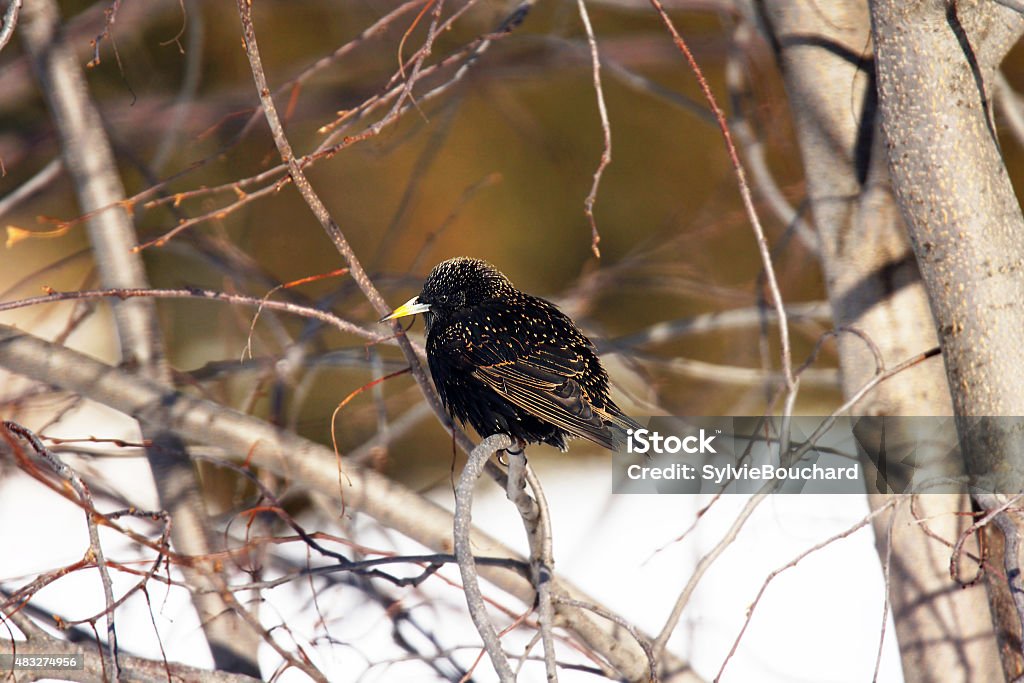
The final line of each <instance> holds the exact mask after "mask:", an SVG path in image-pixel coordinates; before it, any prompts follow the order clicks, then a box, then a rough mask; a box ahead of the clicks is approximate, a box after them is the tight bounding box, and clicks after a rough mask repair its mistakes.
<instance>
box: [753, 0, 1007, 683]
mask: <svg viewBox="0 0 1024 683" xmlns="http://www.w3.org/2000/svg"><path fill="white" fill-rule="evenodd" d="M753 18H754V20H756V21H758V22H759V23H760V24H761V26H762V29H763V30H764V32H765V33H766V35H767V36H768V39H769V41H770V42H771V44H772V46H773V48H774V50H775V52H776V56H777V58H778V61H779V65H780V68H781V70H782V74H783V77H784V79H785V84H786V89H787V94H788V97H789V103H790V107H791V110H792V115H793V118H794V124H795V125H794V127H795V129H796V134H797V138H798V140H799V143H800V151H801V155H802V159H803V164H804V170H805V175H806V177H807V191H808V197H809V201H810V206H811V210H812V213H813V217H814V221H815V224H816V226H817V230H818V235H819V238H820V252H821V266H822V270H823V273H824V276H825V282H826V287H827V290H828V296H829V301H830V303H831V305H832V311H833V317H834V319H835V323H836V325H837V326H854V327H856V328H858V329H860V330H862V331H864V332H866V333H867V334H868V335H869V336H870V337H871V338H872V339H873V340H874V342H875V343H876V344H877V345H878V349H879V351H880V352H881V355H882V358H883V360H884V362H885V363H886V365H887V366H892V365H894V364H895V363H898V362H900V361H902V360H905V359H906V358H908V357H910V356H913V355H914V354H917V353H920V352H921V351H924V350H926V349H928V348H931V347H933V346H934V345H935V344H936V336H935V326H934V323H933V320H932V316H931V313H930V311H929V306H928V299H927V296H926V293H925V290H924V287H923V286H922V283H921V281H920V276H919V273H918V270H917V264H916V263H915V260H914V255H913V253H912V251H911V249H910V246H909V244H908V241H907V239H906V233H905V229H904V226H903V222H902V220H901V217H900V214H899V211H898V207H897V205H896V203H895V201H894V199H893V195H892V191H891V186H890V182H889V177H888V167H887V157H886V154H885V148H884V145H883V141H882V140H881V136H880V134H879V128H878V122H877V116H876V98H875V84H874V67H873V63H872V59H871V52H870V42H869V37H870V36H869V26H870V24H869V17H868V9H867V7H865V6H864V5H863V4H861V3H858V2H852V1H845V0H844V1H842V2H831V3H793V2H763V3H755V5H754V9H753ZM839 357H840V365H841V371H842V386H843V391H844V393H845V394H846V395H847V396H849V395H851V394H852V393H853V392H855V391H856V390H857V389H858V388H859V387H860V386H862V385H863V384H864V382H865V381H866V380H867V379H868V378H870V377H871V376H872V374H874V372H875V360H874V357H873V355H872V353H871V352H870V350H869V349H868V348H867V347H866V345H865V344H864V343H863V342H862V341H861V340H860V339H858V338H857V337H855V336H853V335H843V336H841V337H840V339H839ZM950 411H951V405H950V400H949V391H948V389H947V386H946V382H945V379H944V377H943V374H942V368H941V366H940V365H939V364H938V363H937V362H935V361H931V362H928V363H924V364H922V365H919V366H917V367H915V368H913V369H912V370H910V371H909V372H907V373H906V374H903V375H901V376H900V377H899V378H898V380H897V381H892V382H888V383H885V384H883V385H881V386H880V387H878V389H877V390H876V391H874V392H872V393H871V394H870V395H869V396H868V397H867V398H866V399H865V400H864V401H862V402H861V403H860V404H859V405H858V406H857V408H856V411H855V412H856V413H857V414H860V415H879V416H886V415H949V414H950ZM894 437H895V440H898V439H899V438H900V435H892V434H887V439H888V440H889V442H890V443H891V442H892V441H893V440H894ZM884 501H885V496H881V495H875V496H871V497H870V503H871V505H872V507H873V508H875V509H877V508H878V507H879V506H880V505H881V504H882V503H883V502H884ZM968 509H969V503H968V501H967V500H966V499H965V498H964V497H961V496H952V495H938V494H933V495H927V496H921V497H920V498H919V499H918V500H917V501H915V510H916V512H917V515H918V516H920V517H921V518H923V519H926V520H928V521H927V524H928V527H929V528H930V530H931V531H933V532H935V534H937V535H938V536H941V537H942V538H944V539H946V540H947V541H948V542H953V541H955V539H956V538H957V537H958V536H959V534H960V533H961V532H962V531H963V530H964V529H965V528H966V527H967V525H968V523H969V520H967V519H966V518H964V517H962V516H959V515H958V514H957V513H960V512H964V511H966V510H968ZM874 529H875V535H876V538H877V547H878V550H879V554H880V556H881V557H882V558H883V560H884V558H885V557H886V554H887V551H888V545H889V543H890V542H891V544H892V554H891V567H890V573H889V574H890V585H889V593H890V600H891V603H892V610H893V616H894V619H895V623H896V635H897V639H898V641H899V646H900V652H901V656H902V662H903V672H904V677H905V680H906V681H908V683H925V682H938V681H942V682H943V683H947V682H950V681H964V682H966V681H978V680H997V679H998V678H999V677H1001V673H1000V669H999V665H998V661H997V659H996V649H995V642H994V639H993V637H992V625H991V617H990V614H989V610H988V607H987V605H986V602H985V597H984V594H983V593H982V592H981V589H980V588H977V587H975V588H968V589H964V590H961V589H960V588H959V587H958V586H957V585H956V584H954V583H953V581H952V580H951V579H950V576H949V572H948V567H949V555H950V551H949V547H948V546H947V545H945V544H943V543H942V542H940V541H938V540H936V539H935V538H932V537H930V536H928V535H927V534H925V533H924V532H923V531H922V528H921V525H920V524H919V523H918V522H917V521H916V520H915V518H914V515H913V514H912V511H911V509H910V507H909V505H907V504H902V505H899V506H896V507H895V508H893V509H892V511H891V512H886V513H883V514H881V515H879V516H877V517H876V518H875V520H874Z"/></svg>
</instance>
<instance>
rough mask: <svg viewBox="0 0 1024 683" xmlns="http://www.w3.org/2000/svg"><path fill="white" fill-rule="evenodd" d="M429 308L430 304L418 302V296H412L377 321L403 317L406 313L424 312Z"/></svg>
mask: <svg viewBox="0 0 1024 683" xmlns="http://www.w3.org/2000/svg"><path fill="white" fill-rule="evenodd" d="M429 310H430V304H424V303H420V300H419V297H415V296H414V297H413V298H411V299H409V300H408V301H406V302H405V303H404V304H402V305H401V306H399V307H398V308H396V309H395V310H393V311H391V312H390V313H388V314H387V315H386V316H384V317H383V318H381V319H380V320H379V321H378V322H384V321H386V320H394V319H395V318H404V317H405V316H407V315H416V314H417V313H426V312H427V311H429Z"/></svg>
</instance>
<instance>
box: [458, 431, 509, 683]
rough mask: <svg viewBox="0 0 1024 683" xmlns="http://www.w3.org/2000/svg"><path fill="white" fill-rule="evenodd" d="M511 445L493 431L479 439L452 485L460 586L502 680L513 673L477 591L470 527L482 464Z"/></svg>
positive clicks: (502, 435) (478, 586) (478, 585)
mask: <svg viewBox="0 0 1024 683" xmlns="http://www.w3.org/2000/svg"><path fill="white" fill-rule="evenodd" d="M511 447H512V439H511V438H510V437H509V436H508V435H507V434H494V435H492V436H489V437H487V438H486V439H484V440H483V441H481V442H480V445H479V446H477V447H476V448H474V449H473V450H472V452H471V453H470V454H469V460H468V461H467V462H466V466H465V468H463V470H462V475H461V476H460V477H459V483H458V485H457V486H456V488H455V525H454V535H455V557H456V558H457V560H458V563H459V572H460V573H461V574H462V585H463V589H464V591H465V593H466V603H467V605H468V607H469V615H470V617H471V618H472V619H473V623H474V624H475V625H476V630H477V632H478V633H479V634H480V637H481V638H482V639H483V641H484V648H485V649H486V650H487V655H488V656H489V657H490V658H491V663H492V664H493V665H494V670H495V671H497V673H498V678H499V679H500V680H501V681H502V683H508V682H509V681H514V680H515V674H514V673H513V672H512V667H511V665H509V663H508V657H506V656H505V652H504V651H503V650H502V649H501V641H500V640H499V639H498V632H497V630H495V628H494V624H492V623H491V620H490V617H488V616H487V606H486V605H485V604H484V596H483V593H482V592H481V591H480V581H479V579H478V577H477V573H476V563H475V562H474V561H473V548H472V545H471V542H470V532H471V531H472V528H473V521H472V514H473V487H474V486H476V482H477V480H478V479H479V478H480V475H481V474H482V473H483V470H484V464H485V463H486V462H487V461H488V460H490V458H491V456H492V455H494V454H495V453H497V452H498V451H500V450H506V449H508V448H511Z"/></svg>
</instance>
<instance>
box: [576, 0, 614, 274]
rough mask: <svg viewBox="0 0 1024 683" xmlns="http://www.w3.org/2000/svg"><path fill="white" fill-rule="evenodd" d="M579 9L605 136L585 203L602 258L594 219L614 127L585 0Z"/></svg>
mask: <svg viewBox="0 0 1024 683" xmlns="http://www.w3.org/2000/svg"><path fill="white" fill-rule="evenodd" d="M576 6H577V7H578V8H579V12H580V20H581V21H582V22H583V29H584V31H586V34H587V44H588V45H589V46H590V61H591V64H592V69H593V74H594V93H595V94H596V95H597V112H598V115H599V116H600V117H601V132H602V134H603V136H604V147H603V148H602V149H601V161H600V162H599V163H598V164H597V170H595V171H594V182H593V184H592V185H591V186H590V194H588V195H587V198H586V199H585V200H584V202H583V210H584V213H586V215H587V220H588V221H590V250H591V251H592V252H594V256H596V257H597V258H601V250H600V249H599V248H598V246H597V245H598V243H599V242H600V241H601V234H600V233H599V232H598V231H597V221H596V220H595V219H594V202H596V201H597V189H598V187H599V186H600V185H601V177H602V176H603V175H604V169H605V168H607V166H608V164H610V163H611V162H612V127H611V124H610V123H609V122H608V106H607V105H606V104H605V101H604V88H603V87H602V85H601V56H600V55H599V54H598V52H597V39H596V38H595V37H594V27H593V26H591V25H590V14H589V13H588V12H587V6H586V4H585V3H584V2H583V0H576Z"/></svg>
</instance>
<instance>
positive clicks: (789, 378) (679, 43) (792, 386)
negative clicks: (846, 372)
mask: <svg viewBox="0 0 1024 683" xmlns="http://www.w3.org/2000/svg"><path fill="white" fill-rule="evenodd" d="M650 2H651V5H653V6H654V9H655V11H657V12H658V15H659V16H660V17H661V20H662V22H664V24H665V27H666V28H667V29H668V31H669V33H671V34H672V40H673V42H674V43H675V45H676V47H677V48H679V51H680V52H682V53H683V56H684V57H686V61H687V62H688V63H689V64H690V68H691V69H692V70H693V73H694V75H695V76H696V77H697V82H698V83H699V84H700V89H701V91H702V92H703V93H704V97H705V98H706V99H707V101H708V106H709V107H710V108H711V111H712V112H713V113H714V115H715V119H716V120H717V121H718V127H719V129H721V131H722V137H723V138H724V139H725V147H726V150H727V151H728V153H729V160H730V161H731V162H732V167H733V171H734V172H735V173H736V180H737V183H738V185H739V191H740V197H741V198H742V199H743V208H744V209H745V210H746V212H747V218H748V219H749V220H750V225H751V227H752V228H753V230H754V236H755V238H756V240H757V248H758V251H759V252H760V254H761V263H762V265H763V266H764V271H765V278H766V280H767V282H768V290H769V291H770V292H771V295H772V305H773V306H774V307H775V314H776V315H777V316H778V321H779V341H780V342H781V345H782V371H783V374H784V376H785V381H786V388H787V389H788V390H789V391H790V392H795V391H796V388H797V387H796V384H797V381H798V380H797V378H796V377H795V376H794V375H793V360H792V352H791V349H790V341H789V324H788V322H787V320H786V310H785V308H784V306H783V301H782V293H781V292H780V290H779V282H778V280H777V279H776V277H775V266H774V265H773V264H772V257H771V250H770V248H769V247H768V239H767V238H766V237H765V233H764V228H763V227H761V219H760V218H758V215H757V209H755V208H754V198H753V196H752V195H751V193H750V185H749V184H748V183H747V176H746V172H745V171H744V170H743V164H742V163H741V162H740V157H739V154H738V153H737V151H736V146H735V145H734V144H733V141H732V135H731V134H730V133H729V125H728V124H727V123H726V120H725V114H724V113H722V109H721V107H719V106H718V101H717V100H716V99H715V94H714V93H713V92H711V86H709V85H708V82H707V79H705V78H704V73H703V71H702V70H701V68H700V65H699V64H697V60H696V59H694V57H693V53H692V52H690V48H689V46H687V44H686V41H685V40H683V37H682V36H681V35H680V34H679V31H677V30H676V27H675V24H674V23H673V22H672V19H671V18H669V16H668V13H667V12H666V11H665V8H664V6H662V4H661V0H650Z"/></svg>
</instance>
